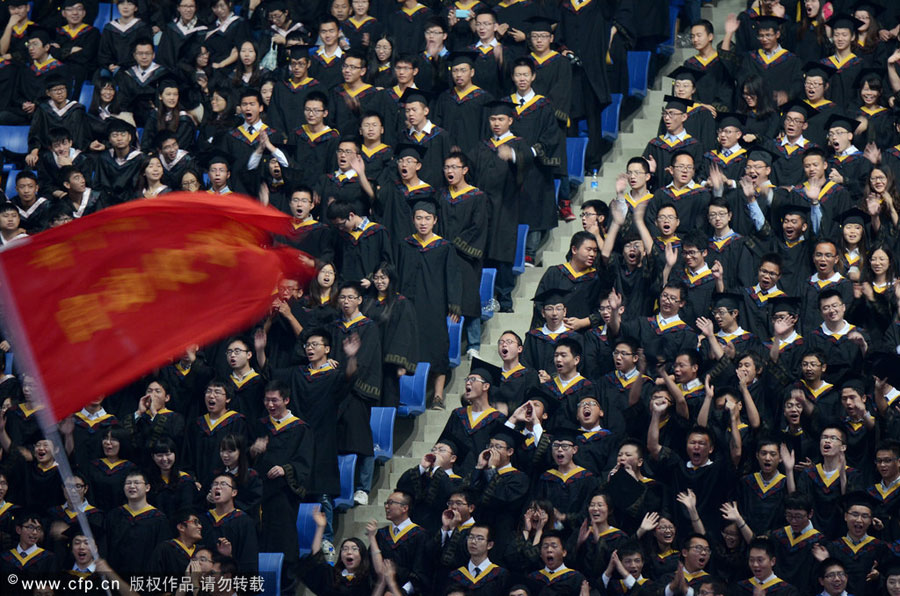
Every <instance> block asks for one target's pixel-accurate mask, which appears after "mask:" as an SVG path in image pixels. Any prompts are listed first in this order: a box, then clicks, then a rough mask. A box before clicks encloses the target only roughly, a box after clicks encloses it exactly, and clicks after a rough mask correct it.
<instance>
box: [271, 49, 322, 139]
mask: <svg viewBox="0 0 900 596" xmlns="http://www.w3.org/2000/svg"><path fill="white" fill-rule="evenodd" d="M288 56H289V58H290V61H289V63H288V68H287V72H286V76H285V77H284V79H282V80H280V81H276V82H275V87H274V88H273V89H272V99H271V100H270V101H269V110H268V116H269V118H270V122H271V124H272V126H274V127H275V128H277V129H279V130H285V131H289V130H293V129H294V128H296V122H297V121H298V118H297V117H298V116H299V115H300V114H301V113H302V112H303V109H304V107H305V105H306V98H307V96H308V95H309V94H310V92H312V91H322V92H327V90H326V89H324V87H323V85H322V84H321V83H320V82H319V81H317V80H316V79H314V78H312V77H311V76H310V75H309V64H310V57H309V46H305V45H295V46H291V47H290V48H288Z"/></svg>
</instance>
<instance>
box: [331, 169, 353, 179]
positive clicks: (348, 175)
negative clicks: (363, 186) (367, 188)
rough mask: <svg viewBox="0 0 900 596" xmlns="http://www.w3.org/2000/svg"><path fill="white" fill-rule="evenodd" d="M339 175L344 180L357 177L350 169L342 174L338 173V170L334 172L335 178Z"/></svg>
mask: <svg viewBox="0 0 900 596" xmlns="http://www.w3.org/2000/svg"><path fill="white" fill-rule="evenodd" d="M341 175H343V176H344V177H345V178H356V176H357V175H358V174H357V173H356V170H354V169H353V168H350V169H349V170H347V171H346V172H342V171H340V170H335V171H334V176H335V178H336V177H338V176H341Z"/></svg>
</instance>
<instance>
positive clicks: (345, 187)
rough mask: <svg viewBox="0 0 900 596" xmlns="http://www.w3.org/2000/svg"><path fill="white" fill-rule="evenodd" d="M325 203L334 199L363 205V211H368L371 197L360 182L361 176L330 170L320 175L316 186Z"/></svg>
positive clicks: (316, 190) (322, 201)
mask: <svg viewBox="0 0 900 596" xmlns="http://www.w3.org/2000/svg"><path fill="white" fill-rule="evenodd" d="M315 192H316V193H318V195H319V197H320V198H321V203H322V204H323V205H327V204H329V203H330V202H331V201H332V200H335V201H341V202H344V203H350V204H353V205H362V207H363V212H368V207H369V197H368V195H366V194H365V192H364V191H363V189H362V187H361V186H360V184H359V176H347V175H346V174H342V173H340V172H339V171H335V172H329V173H328V174H323V175H322V176H320V177H319V181H318V183H317V184H316V186H315Z"/></svg>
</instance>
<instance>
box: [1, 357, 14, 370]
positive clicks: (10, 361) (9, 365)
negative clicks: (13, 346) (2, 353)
mask: <svg viewBox="0 0 900 596" xmlns="http://www.w3.org/2000/svg"><path fill="white" fill-rule="evenodd" d="M13 360H14V358H13V353H12V352H7V353H6V365H5V368H4V369H3V372H4V374H7V375H11V374H13Z"/></svg>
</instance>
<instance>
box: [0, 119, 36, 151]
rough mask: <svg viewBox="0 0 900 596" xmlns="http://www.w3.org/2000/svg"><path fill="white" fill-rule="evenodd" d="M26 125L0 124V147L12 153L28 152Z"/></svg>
mask: <svg viewBox="0 0 900 596" xmlns="http://www.w3.org/2000/svg"><path fill="white" fill-rule="evenodd" d="M28 128H29V127H28V126H0V147H3V148H4V149H6V150H7V151H12V152H13V153H21V154H23V155H24V154H26V153H28Z"/></svg>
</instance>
